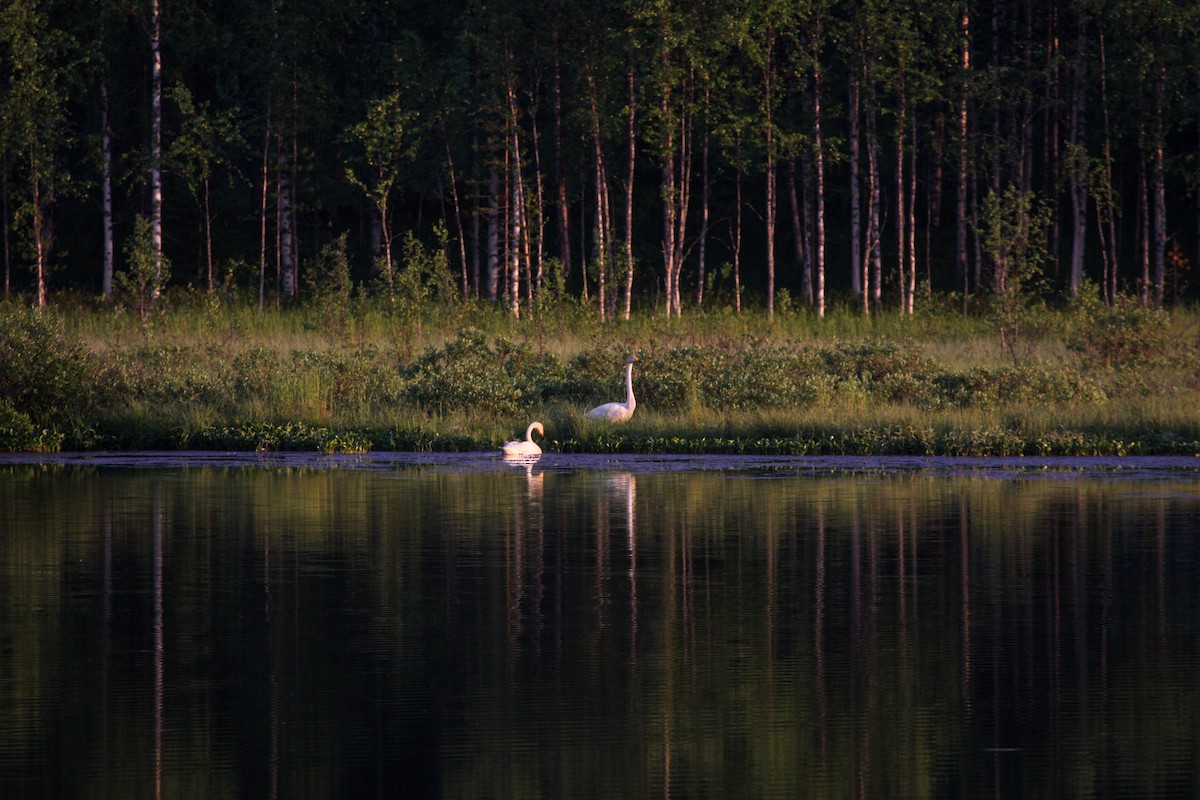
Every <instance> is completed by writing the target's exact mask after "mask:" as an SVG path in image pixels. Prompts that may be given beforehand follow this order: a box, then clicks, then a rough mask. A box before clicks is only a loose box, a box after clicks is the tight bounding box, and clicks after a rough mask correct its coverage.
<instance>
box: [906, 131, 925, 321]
mask: <svg viewBox="0 0 1200 800" xmlns="http://www.w3.org/2000/svg"><path fill="white" fill-rule="evenodd" d="M909 127H910V128H911V136H912V138H911V140H910V145H909V148H910V149H909V153H910V155H909V158H910V159H911V162H910V164H909V170H908V293H907V298H908V303H907V305H906V306H905V311H906V312H907V314H908V315H909V316H910V317H911V316H912V315H913V312H914V311H915V310H916V296H917V118H916V115H915V114H913V115H912V116H911V117H910V118H909ZM928 257H929V256H928V254H926V258H928Z"/></svg>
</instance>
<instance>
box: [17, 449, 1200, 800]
mask: <svg viewBox="0 0 1200 800" xmlns="http://www.w3.org/2000/svg"><path fill="white" fill-rule="evenodd" d="M1198 795H1200V459H1108V460H1100V459H1054V460H1033V459H1020V460H1009V461H1002V460H984V459H834V458H824V459H816V458H669V457H648V456H641V457H599V456H566V455H555V454H551V455H546V456H544V457H543V458H541V459H540V460H539V461H537V462H535V463H531V464H522V463H508V462H504V461H502V460H501V459H500V458H499V457H498V456H494V455H492V454H466V455H462V454H459V455H399V454H375V455H370V456H361V457H348V456H344V457H327V456H309V455H279V454H271V455H263V456H255V455H221V454H188V455H183V456H181V455H179V454H152V453H146V454H122V455H115V454H114V455H107V454H100V455H88V456H48V457H26V456H6V457H0V797H3V798H14V797H95V798H142V797H166V798H222V797H246V798H305V797H353V798H358V797H456V798H457V797H461V798H490V797H494V798H507V797H520V798H525V797H547V798H590V797H600V798H639V797H674V798H685V797H686V798H696V797H787V798H793V797H829V798H849V797H864V798H884V797H900V798H925V797H928V798H945V797H961V798H978V797H1043V798H1045V797H1054V798H1056V797H1196V796H1198Z"/></svg>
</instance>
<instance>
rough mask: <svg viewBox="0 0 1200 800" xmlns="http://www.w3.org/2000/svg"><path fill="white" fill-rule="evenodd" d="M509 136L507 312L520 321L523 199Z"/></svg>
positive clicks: (514, 133) (514, 136)
mask: <svg viewBox="0 0 1200 800" xmlns="http://www.w3.org/2000/svg"><path fill="white" fill-rule="evenodd" d="M509 136H510V142H511V146H512V147H513V150H514V153H513V154H511V155H510V157H509V159H506V160H507V161H508V164H509V167H508V169H509V178H508V181H507V183H508V185H509V188H510V190H511V192H512V194H511V200H510V202H511V203H512V207H511V210H510V211H509V214H508V225H509V231H510V233H509V240H508V247H507V248H506V249H505V252H506V253H507V254H508V310H509V313H510V314H512V317H513V319H520V318H521V248H520V242H521V234H522V231H521V206H522V205H523V204H524V199H523V198H521V197H520V189H519V188H518V187H519V185H520V179H519V178H518V177H517V176H519V175H520V167H519V166H516V167H514V166H512V164H513V162H514V161H515V162H517V163H518V164H519V163H520V158H519V157H518V156H516V155H515V150H516V141H515V140H516V132H515V131H511V132H510V134H509ZM513 171H515V172H516V175H515V176H514V175H513V174H512V173H513Z"/></svg>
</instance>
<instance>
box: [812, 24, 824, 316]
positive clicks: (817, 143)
mask: <svg viewBox="0 0 1200 800" xmlns="http://www.w3.org/2000/svg"><path fill="white" fill-rule="evenodd" d="M820 41H821V32H820V22H819V21H818V22H817V35H816V37H815V42H814V45H813V55H814V58H813V156H814V158H815V159H816V173H817V191H816V197H817V208H816V272H817V281H816V295H817V316H818V317H820V318H822V319H824V318H825V145H824V142H823V141H822V140H821V61H820Z"/></svg>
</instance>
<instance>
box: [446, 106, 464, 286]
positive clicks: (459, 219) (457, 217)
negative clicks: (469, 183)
mask: <svg viewBox="0 0 1200 800" xmlns="http://www.w3.org/2000/svg"><path fill="white" fill-rule="evenodd" d="M442 138H443V139H444V140H445V143H446V166H447V167H448V168H449V170H450V197H451V199H452V200H453V201H454V222H455V227H456V228H457V229H458V255H459V264H460V265H461V266H462V296H463V300H469V299H470V297H471V289H470V286H469V284H468V280H467V237H466V232H465V231H464V230H463V215H462V205H461V204H460V203H459V201H458V176H457V175H456V174H455V171H454V155H453V154H452V153H451V152H450V139H449V137H447V136H446V128H445V126H442Z"/></svg>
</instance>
